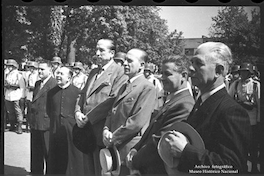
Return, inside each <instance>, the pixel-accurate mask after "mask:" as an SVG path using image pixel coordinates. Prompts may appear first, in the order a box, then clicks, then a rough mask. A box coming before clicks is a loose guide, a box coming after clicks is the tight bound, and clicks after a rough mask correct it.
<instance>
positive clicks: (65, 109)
mask: <svg viewBox="0 0 264 176" xmlns="http://www.w3.org/2000/svg"><path fill="white" fill-rule="evenodd" d="M72 74H73V73H72V71H71V70H70V69H69V68H67V67H61V68H60V69H59V70H58V72H57V76H56V80H57V83H58V85H57V86H56V87H54V88H53V89H51V90H50V91H49V92H48V101H47V112H48V115H49V117H50V119H51V120H50V150H49V158H48V166H47V173H48V174H63V175H64V174H66V175H69V176H71V175H78V176H82V175H88V173H86V172H85V170H86V169H85V167H86V165H85V163H84V158H83V157H84V154H83V153H82V152H81V151H79V150H78V149H77V148H76V147H75V146H74V145H73V142H72V128H73V126H74V125H75V123H76V121H75V118H74V111H75V104H76V101H77V98H78V95H79V92H80V90H79V89H78V88H77V87H76V86H74V85H72V84H71V78H72Z"/></svg>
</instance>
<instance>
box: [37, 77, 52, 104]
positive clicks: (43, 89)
mask: <svg viewBox="0 0 264 176" xmlns="http://www.w3.org/2000/svg"><path fill="white" fill-rule="evenodd" d="M51 79H52V77H50V78H49V80H48V81H47V82H46V84H45V85H44V86H43V87H42V89H40V84H39V86H38V88H37V89H38V92H37V93H36V96H35V97H34V98H33V100H32V102H34V101H36V100H37V99H38V98H39V97H40V96H41V95H42V94H44V93H45V92H47V91H48V90H50V82H51Z"/></svg>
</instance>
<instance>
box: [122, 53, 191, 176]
mask: <svg viewBox="0 0 264 176" xmlns="http://www.w3.org/2000/svg"><path fill="white" fill-rule="evenodd" d="M189 66H190V61H189V60H188V59H187V58H185V57H181V56H171V57H169V58H168V59H166V60H164V61H163V64H162V77H161V80H162V82H163V86H164V90H165V91H167V92H169V93H170V94H169V95H168V97H167V99H166V103H165V104H164V106H163V107H162V108H161V109H160V110H159V112H158V113H157V114H155V115H154V114H153V116H152V118H151V123H150V125H149V127H148V128H147V130H146V132H145V133H144V135H143V136H142V138H141V140H140V141H139V142H138V143H137V144H136V145H135V146H134V147H133V148H132V149H131V151H130V152H129V154H128V155H127V163H128V165H129V167H130V168H131V169H135V170H139V171H140V173H141V174H149V175H152V174H166V171H165V168H164V165H163V161H162V159H161V158H160V156H159V154H158V151H157V143H156V142H155V141H154V140H153V137H152V136H153V135H155V136H156V138H160V137H161V134H162V132H166V131H167V129H168V128H170V127H171V126H172V125H173V123H174V122H179V121H182V120H186V119H187V117H188V115H189V113H190V112H191V110H192V108H193V105H194V99H193V97H192V95H191V94H190V91H189V89H188V87H187V80H188V70H189Z"/></svg>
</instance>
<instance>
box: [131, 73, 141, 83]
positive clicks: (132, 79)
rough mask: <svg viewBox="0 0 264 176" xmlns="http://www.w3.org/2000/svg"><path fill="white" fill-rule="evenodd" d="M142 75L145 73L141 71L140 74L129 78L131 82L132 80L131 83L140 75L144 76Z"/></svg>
mask: <svg viewBox="0 0 264 176" xmlns="http://www.w3.org/2000/svg"><path fill="white" fill-rule="evenodd" d="M142 75H143V73H140V74H138V75H136V76H134V77H133V78H131V79H129V82H130V83H132V82H134V81H135V80H136V79H137V78H138V77H140V76H142Z"/></svg>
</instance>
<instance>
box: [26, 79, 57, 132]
mask: <svg viewBox="0 0 264 176" xmlns="http://www.w3.org/2000/svg"><path fill="white" fill-rule="evenodd" d="M40 84H41V80H39V81H37V82H36V85H35V88H34V91H33V99H32V107H31V115H30V117H31V119H30V126H31V128H32V129H35V130H43V131H46V130H48V129H49V127H50V118H49V116H48V114H47V93H48V91H49V90H50V89H52V88H53V87H55V86H56V85H57V81H56V80H55V78H53V77H50V78H49V80H48V81H47V82H46V83H45V84H44V86H43V87H42V88H41V89H40Z"/></svg>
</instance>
